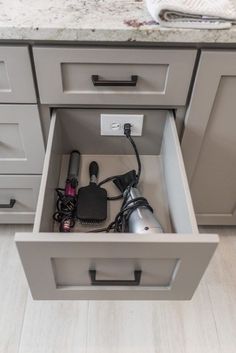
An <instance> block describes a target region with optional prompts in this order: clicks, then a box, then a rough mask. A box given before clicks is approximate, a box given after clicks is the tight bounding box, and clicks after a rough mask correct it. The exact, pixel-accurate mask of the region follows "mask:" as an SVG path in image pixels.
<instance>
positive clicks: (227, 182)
mask: <svg viewBox="0 0 236 353" xmlns="http://www.w3.org/2000/svg"><path fill="white" fill-rule="evenodd" d="M235 107H236V51H215V50H212V51H207V50H206V51H203V52H202V54H201V58H200V63H199V67H198V71H197V75H196V81H195V85H194V88H193V93H192V99H191V101H190V106H189V109H188V112H187V117H186V126H185V132H184V135H183V140H182V151H183V157H184V161H185V166H186V171H187V176H188V179H189V184H190V190H191V194H192V198H193V204H194V208H195V212H196V216H197V221H198V223H199V224H212V225H213V224H219V225H227V224H228V225H235V224H236V108H235Z"/></svg>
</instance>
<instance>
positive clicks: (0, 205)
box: [0, 199, 16, 208]
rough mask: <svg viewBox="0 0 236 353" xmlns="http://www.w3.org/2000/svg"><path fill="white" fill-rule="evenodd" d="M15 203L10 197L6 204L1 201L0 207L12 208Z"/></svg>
mask: <svg viewBox="0 0 236 353" xmlns="http://www.w3.org/2000/svg"><path fill="white" fill-rule="evenodd" d="M15 203H16V200H15V199H10V202H9V203H7V204H4V203H1V204H0V208H13V207H14V205H15Z"/></svg>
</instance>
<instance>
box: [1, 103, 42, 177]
mask: <svg viewBox="0 0 236 353" xmlns="http://www.w3.org/2000/svg"><path fill="white" fill-rule="evenodd" d="M44 154H45V150H44V142H43V135H42V129H41V124H40V117H39V112H38V108H37V106H36V105H13V104H11V105H0V174H41V173H42V169H43V160H44Z"/></svg>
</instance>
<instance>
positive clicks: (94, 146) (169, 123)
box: [34, 109, 198, 234]
mask: <svg viewBox="0 0 236 353" xmlns="http://www.w3.org/2000/svg"><path fill="white" fill-rule="evenodd" d="M100 113H101V111H100V110H98V111H90V112H89V113H88V112H87V111H86V110H78V109H75V110H68V109H65V110H63V109H61V110H59V111H58V113H57V116H56V113H55V115H54V117H53V119H52V122H51V133H52V145H51V151H50V158H51V159H50V162H49V164H48V167H46V168H47V170H45V169H44V176H43V178H44V183H45V187H44V188H43V189H41V192H40V201H39V204H40V203H41V207H40V206H39V207H38V210H37V218H36V222H35V228H34V230H35V232H54V231H57V230H58V227H57V224H55V222H54V221H53V218H52V215H53V213H54V211H55V205H56V193H55V189H56V188H57V187H64V184H65V180H66V175H67V170H68V163H69V154H68V153H69V152H70V151H71V150H73V149H78V150H79V151H80V152H81V164H80V174H79V186H80V187H81V186H86V185H87V184H88V181H89V180H88V168H89V163H90V162H91V161H93V160H96V161H97V162H98V164H99V167H100V169H99V170H100V172H99V180H103V179H105V178H107V177H109V176H111V175H119V174H122V173H125V172H127V171H129V170H131V169H136V168H137V162H136V158H135V155H134V154H133V155H131V154H130V153H133V150H132V147H131V146H130V144H129V142H128V141H127V140H126V138H125V137H106V136H100V128H99V120H100ZM144 113H145V114H144V115H145V117H144V119H146V121H145V125H144V133H143V137H139V138H136V142H137V145H138V148H139V151H140V156H141V162H142V174H141V179H140V183H139V188H140V191H141V192H142V194H143V196H144V197H146V198H147V199H148V200H149V203H150V205H151V206H152V207H153V209H154V214H156V216H157V217H158V219H159V220H160V223H161V224H162V226H163V228H164V232H165V233H186V234H188V233H197V232H198V231H197V225H196V221H195V217H194V213H193V209H192V204H191V199H190V196H189V192H188V185H187V183H186V180H185V179H184V178H183V175H182V173H183V172H184V171H183V165H182V164H180V161H179V160H178V153H179V151H178V150H177V146H178V145H177V146H176V143H177V144H178V140H176V139H177V134H176V130H175V123H174V118H173V116H172V115H171V113H170V112H168V111H144ZM90 114H91V115H90ZM91 119H93V120H96V124H94V129H93V126H91V125H92V124H90V122H91V121H92V120H91ZM88 130H89V131H88ZM90 131H92V132H91V133H90ZM49 143H50V141H49ZM49 148H50V146H49V145H48V149H49ZM178 148H179V147H178ZM48 152H49V151H48ZM107 153H109V154H107ZM104 187H105V188H106V189H107V191H108V195H109V196H115V195H118V194H119V191H118V190H117V189H116V187H115V186H114V185H112V183H108V184H105V186H104ZM121 202H122V201H109V202H108V219H107V221H106V223H105V224H102V227H103V226H106V225H108V224H109V223H110V222H111V221H112V220H113V219H114V217H115V215H116V214H117V212H118V211H119V208H120V206H121ZM98 228H101V225H98ZM91 229H94V227H93V226H90V227H89V226H81V225H80V224H79V223H77V225H76V227H75V229H74V231H75V232H76V231H78V232H86V231H91ZM95 229H96V227H95Z"/></svg>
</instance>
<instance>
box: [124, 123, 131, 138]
mask: <svg viewBox="0 0 236 353" xmlns="http://www.w3.org/2000/svg"><path fill="white" fill-rule="evenodd" d="M131 127H132V125H131V124H130V123H125V124H124V134H125V136H126V137H130V135H131Z"/></svg>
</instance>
